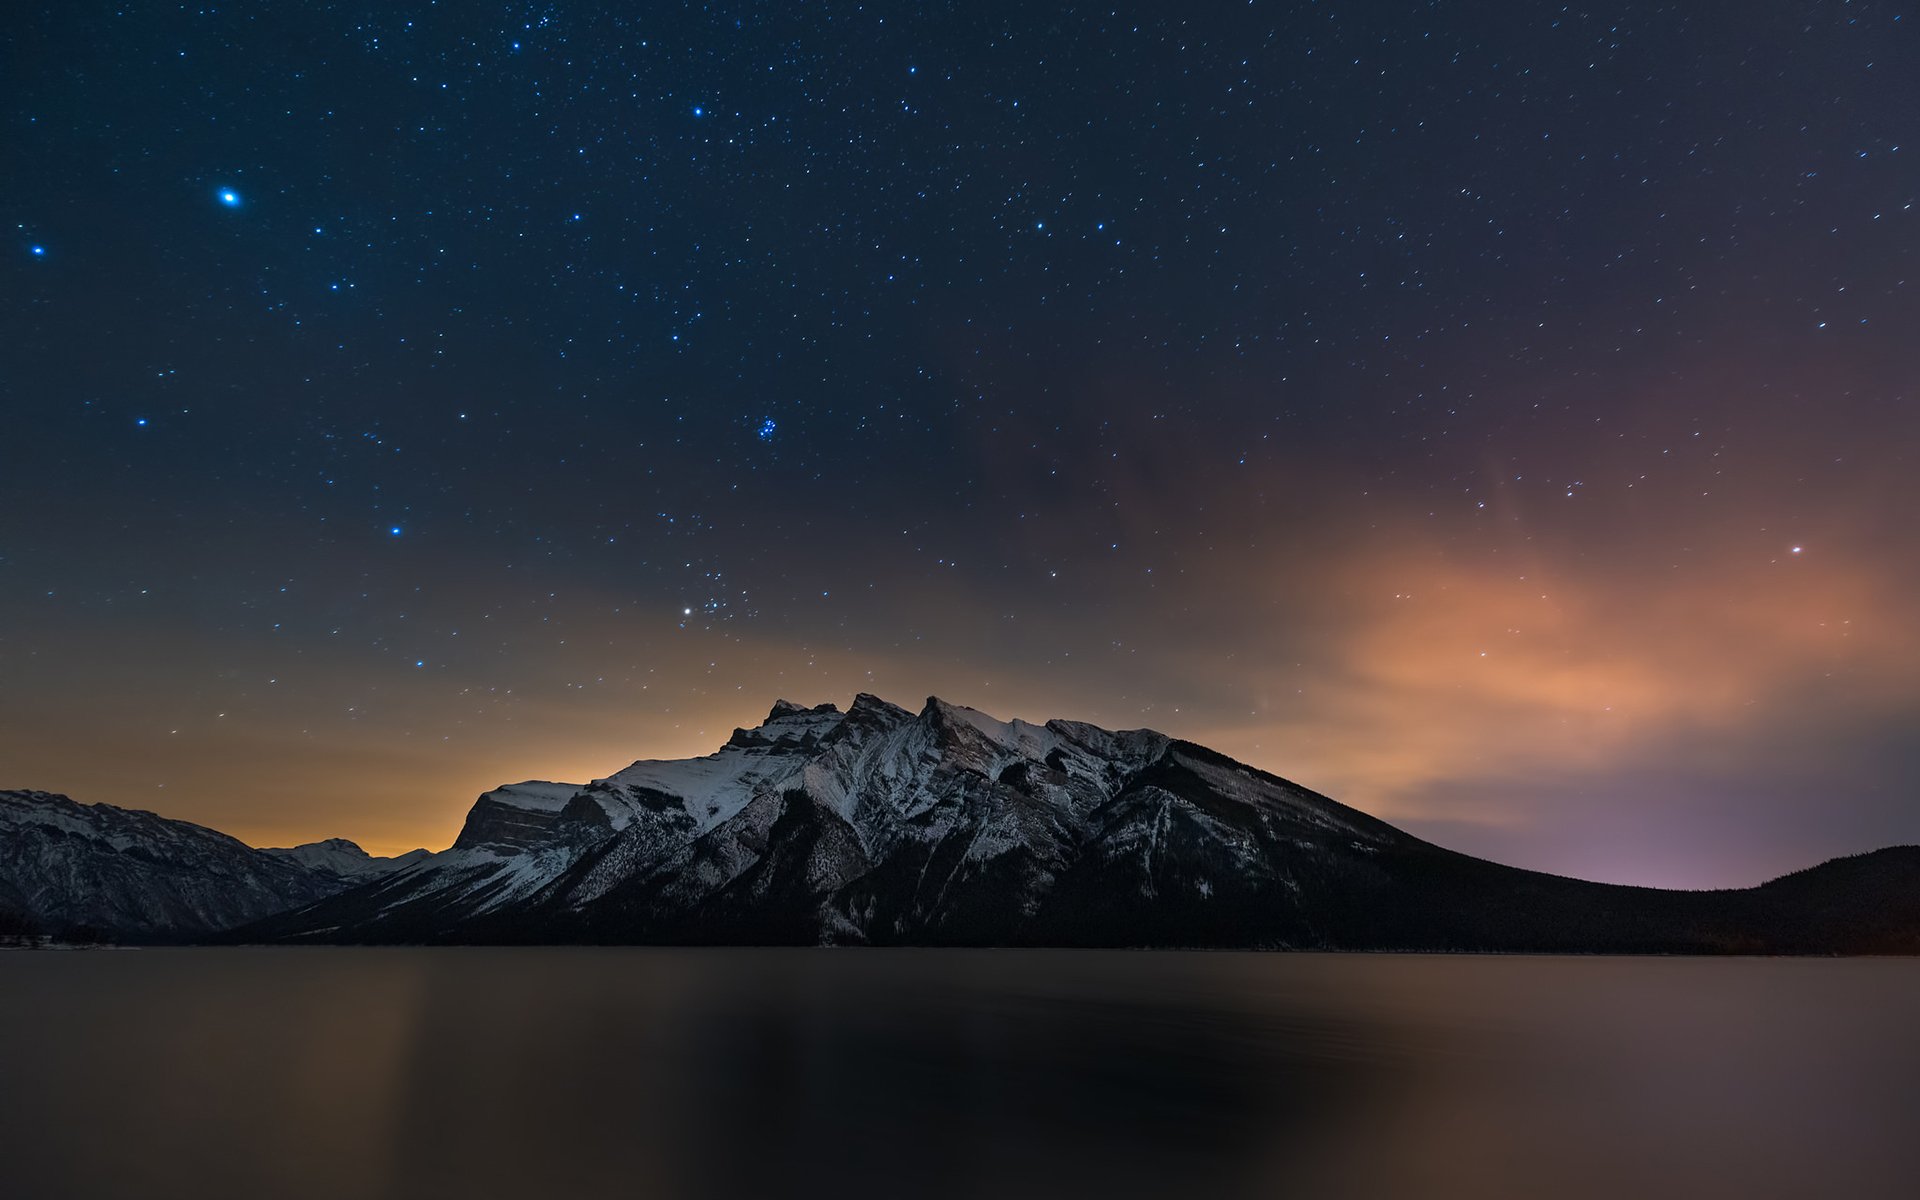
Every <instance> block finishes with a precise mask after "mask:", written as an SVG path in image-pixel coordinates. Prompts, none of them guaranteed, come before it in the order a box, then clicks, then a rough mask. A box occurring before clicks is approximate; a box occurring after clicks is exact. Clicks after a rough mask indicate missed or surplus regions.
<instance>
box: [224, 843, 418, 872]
mask: <svg viewBox="0 0 1920 1200" xmlns="http://www.w3.org/2000/svg"><path fill="white" fill-rule="evenodd" d="M262 853H265V854H272V855H276V856H278V857H280V858H284V859H286V860H288V861H289V862H296V863H299V864H300V865H301V866H303V867H306V868H307V869H308V870H310V871H319V872H323V873H325V874H329V875H334V876H337V877H338V878H340V879H343V880H350V881H352V882H355V883H358V882H360V881H362V880H364V879H366V878H367V877H369V876H373V875H380V874H384V873H385V872H387V871H397V870H399V869H401V868H403V867H410V866H412V865H413V864H415V863H417V862H419V861H420V860H421V859H423V858H426V857H427V856H428V855H429V854H431V853H432V851H430V850H424V849H423V850H409V851H408V852H407V853H405V854H399V855H395V856H394V857H392V858H375V857H374V856H373V855H371V854H368V853H367V852H366V851H365V850H362V849H361V848H360V846H359V844H358V843H355V842H350V841H348V840H347V839H346V838H328V839H326V840H325V841H321V842H308V843H306V844H305V845H301V846H290V847H286V848H284V849H277V848H269V849H267V850H264V851H262Z"/></svg>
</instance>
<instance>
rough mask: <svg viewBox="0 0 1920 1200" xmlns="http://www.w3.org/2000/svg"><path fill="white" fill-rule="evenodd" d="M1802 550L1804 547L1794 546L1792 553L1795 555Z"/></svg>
mask: <svg viewBox="0 0 1920 1200" xmlns="http://www.w3.org/2000/svg"><path fill="white" fill-rule="evenodd" d="M1803 549H1805V547H1803V546H1795V547H1794V548H1793V552H1794V553H1795V554H1798V553H1800V551H1801V550H1803Z"/></svg>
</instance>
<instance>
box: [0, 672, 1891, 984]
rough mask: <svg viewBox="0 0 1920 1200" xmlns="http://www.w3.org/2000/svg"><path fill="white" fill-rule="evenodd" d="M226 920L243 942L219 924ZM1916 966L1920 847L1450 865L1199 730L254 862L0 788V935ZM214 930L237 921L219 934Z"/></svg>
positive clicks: (642, 789)
mask: <svg viewBox="0 0 1920 1200" xmlns="http://www.w3.org/2000/svg"><path fill="white" fill-rule="evenodd" d="M235 926H239V928H234V927H235ZM22 928H24V929H27V930H32V929H41V930H48V931H58V930H73V929H79V928H91V929H96V930H100V931H104V932H105V933H107V934H109V935H111V936H117V937H121V938H126V939H142V938H144V939H147V940H165V939H172V940H193V939H203V940H204V939H208V938H212V939H215V940H226V941H288V942H477V941H485V942H650V943H661V942H668V943H675V942H677V943H788V944H795V943H798V944H817V943H835V944H871V945H1052V946H1221V947H1273V948H1285V947H1312V948H1324V949H1429V950H1439V949H1446V950H1540V951H1639V952H1648V951H1682V952H1726V951H1745V952H1768V953H1836V952H1851V953H1866V952H1873V953H1920V847H1896V848H1893V849H1888V850H1882V851H1877V852H1875V853H1873V854H1867V855H1859V856H1856V857H1854V858H1850V859H1837V860H1834V861H1833V862H1829V863H1826V864H1824V865H1822V866H1819V867H1815V868H1812V869H1810V870H1807V871H1802V872H1799V873H1797V874H1795V875H1790V876H1787V877H1785V878H1783V879H1779V880H1775V881H1773V882H1772V883H1769V884H1765V885H1763V886H1761V887H1757V888H1749V889H1746V890H1742V891H1722V892H1668V891H1657V890H1653V889H1648V888H1629V887H1616V886H1611V885H1606V884H1597V883H1585V882H1581V881H1579V880H1572V879H1565V878H1560V877H1557V876H1551V875H1542V874H1538V873H1536V872H1531V871H1523V870H1517V869H1514V868H1511V867H1505V866H1500V865H1497V864H1494V863H1490V862H1485V861H1483V860H1480V859H1475V858H1471V857H1468V856H1466V855H1462V854H1457V853H1454V852H1452V851H1449V850H1445V849H1442V848H1440V847H1438V846H1434V845H1431V844H1429V843H1427V842H1424V841H1421V840H1420V839H1418V838H1416V837H1413V836H1412V835H1410V834H1407V833H1404V832H1402V831H1400V830H1398V829H1395V828H1394V827H1392V826H1391V825H1388V824H1386V823H1385V822H1382V821H1379V820H1377V819H1375V818H1373V817H1369V816H1367V815H1366V814H1364V813H1361V812H1358V811H1356V810H1354V809H1351V808H1348V807H1346V806H1344V805H1342V804H1338V803H1336V802H1334V801H1333V800H1330V799H1328V798H1327V797H1325V796H1322V795H1319V794H1317V793H1315V792H1312V791H1309V790H1307V789H1306V788H1303V787H1300V786H1299V785H1297V784H1293V783H1289V782H1288V781H1286V780H1284V779H1281V778H1278V777H1276V776H1273V775H1269V774H1267V773H1265V772H1263V771H1258V770H1255V769H1254V768H1251V767H1248V766H1245V765H1243V764H1240V763H1237V762H1234V761H1233V760H1231V759H1228V758H1226V757H1224V756H1222V755H1220V754H1217V753H1214V752H1213V751H1211V750H1208V749H1206V748H1204V747H1202V746H1198V745H1195V744H1193V743H1191V742H1185V741H1180V740H1178V739H1174V738H1170V737H1167V736H1166V735H1164V734H1159V733H1155V732H1152V731H1151V730H1131V731H1123V732H1113V731H1110V730H1105V729H1101V728H1098V727H1096V726H1092V725H1085V724H1080V723H1077V722H1072V721H1048V722H1047V723H1045V724H1044V725H1034V724H1029V723H1027V722H1025V721H999V720H995V719H994V718H992V717H989V716H987V715H986V714H984V713H981V712H978V711H976V710H974V709H971V708H965V707H961V706H959V705H953V704H948V703H946V702H944V701H941V700H938V699H929V700H928V701H927V702H926V704H925V705H924V706H922V707H921V708H920V709H919V711H917V712H914V711H909V710H907V709H904V708H901V707H898V706H896V705H893V704H889V703H888V702H886V701H885V700H882V699H880V698H878V697H876V696H870V695H861V696H858V697H856V698H855V699H854V702H853V704H852V706H851V707H850V708H849V709H847V711H845V712H841V711H840V710H839V709H837V708H836V707H835V706H833V705H831V704H821V705H816V706H814V707H811V708H808V707H803V706H801V705H797V704H790V703H788V702H786V701H781V702H780V703H777V704H775V705H774V707H773V710H772V711H771V712H770V713H768V714H767V718H766V720H764V721H762V722H761V723H760V724H758V725H756V726H754V727H753V728H751V729H736V730H735V731H734V732H733V736H732V737H730V738H729V739H728V740H727V743H726V744H725V745H724V746H722V747H721V748H720V749H719V750H718V751H716V752H715V753H713V754H709V755H706V756H704V757H701V758H691V759H679V760H652V759H648V760H642V761H640V762H636V763H634V764H633V765H631V766H629V767H627V768H626V769H625V770H622V771H619V772H616V773H615V774H613V775H611V776H608V777H607V778H605V779H596V780H593V781H591V782H589V783H585V784H573V783H553V782H544V781H532V782H527V783H517V784H510V785H507V786H503V787H499V788H496V789H494V790H493V791H490V792H488V793H486V794H485V795H483V796H481V797H480V798H479V800H478V801H476V802H475V804H474V805H473V808H472V809H471V811H470V812H469V813H468V814H467V819H466V823H465V826H464V827H463V828H462V829H461V831H460V835H459V837H458V838H457V839H455V841H454V844H453V845H452V846H451V847H450V848H449V849H446V850H443V851H441V852H439V853H437V854H428V853H426V852H424V851H415V852H414V853H412V854H408V855H402V856H400V857H399V858H396V859H374V858H371V857H369V856H367V855H366V854H365V853H364V852H363V851H361V850H360V848H359V847H357V846H354V845H353V844H352V843H351V842H343V841H331V842H318V843H314V844H312V845H308V846H301V847H295V848H293V849H290V850H254V849H252V848H250V847H247V846H245V845H242V844H241V843H239V842H237V841H235V840H234V839H232V838H228V837H226V836H225V835H223V834H218V833H215V832H213V831H212V830H209V829H203V828H201V827H199V826H196V825H189V824H186V823H185V822H179V821H167V820H164V819H162V818H159V817H156V816H154V815H153V814H151V813H137V812H128V811H125V810H122V809H115V808H111V807H109V806H106V805H93V806H86V805H79V804H74V803H73V802H72V801H70V800H67V799H65V798H64V797H57V796H49V795H47V794H45V793H21V792H14V793H0V934H5V933H7V932H9V931H10V930H12V931H15V932H18V931H19V930H20V929H22ZM222 930H226V931H227V932H225V933H220V932H218V931H222Z"/></svg>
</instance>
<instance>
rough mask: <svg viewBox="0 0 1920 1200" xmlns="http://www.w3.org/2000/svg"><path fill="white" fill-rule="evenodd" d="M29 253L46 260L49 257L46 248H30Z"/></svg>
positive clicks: (28, 248)
mask: <svg viewBox="0 0 1920 1200" xmlns="http://www.w3.org/2000/svg"><path fill="white" fill-rule="evenodd" d="M27 253H28V254H31V255H33V256H34V257H35V258H45V257H46V256H47V248H46V247H45V246H28V247H27Z"/></svg>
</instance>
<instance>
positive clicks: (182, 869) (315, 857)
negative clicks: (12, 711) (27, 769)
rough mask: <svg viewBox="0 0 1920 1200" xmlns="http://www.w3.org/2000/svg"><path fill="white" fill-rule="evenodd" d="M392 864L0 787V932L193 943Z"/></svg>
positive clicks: (338, 844) (344, 849)
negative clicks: (256, 842) (246, 839)
mask: <svg viewBox="0 0 1920 1200" xmlns="http://www.w3.org/2000/svg"><path fill="white" fill-rule="evenodd" d="M415 853H416V854H418V855H421V856H423V857H424V856H425V852H424V851H416V852H415ZM396 861H398V860H388V859H375V858H370V857H369V856H368V855H367V854H366V852H365V851H363V850H361V849H360V848H359V847H358V846H355V845H354V844H353V843H352V842H347V841H344V840H341V839H335V840H334V841H331V842H316V843H313V844H312V845H308V846H299V847H294V848H292V849H287V850H256V849H254V848H253V847H251V846H248V845H246V844H245V843H243V842H241V841H239V840H237V839H235V838H231V837H228V836H227V835H226V834H224V833H218V832H216V831H214V830H211V829H207V828H205V827H203V826H200V825H194V824H192V823H190V822H187V821H174V820H169V819H167V818H165V817H160V816H156V815H154V814H153V813H150V812H141V811H137V810H133V809H124V808H115V807H114V806H112V805H110V804H77V803H75V802H74V801H72V800H69V799H67V798H66V797H65V796H59V795H55V794H52V793H50V792H32V791H0V934H6V935H23V934H39V935H44V936H53V937H64V938H77V939H83V940H95V939H99V938H109V939H114V940H120V941H183V940H195V939H199V938H204V937H206V936H208V935H210V934H212V933H215V932H217V931H219V930H223V929H230V928H232V927H234V926H236V925H242V924H245V923H247V922H250V921H256V920H259V919H260V918H262V917H265V916H269V915H271V914H274V913H279V912H284V911H286V910H287V909H289V908H293V907H296V906H299V905H304V904H308V903H311V902H312V901H315V900H318V899H321V898H323V897H325V896H329V895H332V894H333V893H335V892H339V891H341V890H343V889H345V888H348V887H351V886H355V885H357V884H359V883H360V882H361V881H363V880H364V879H365V878H367V877H368V876H369V875H373V874H378V873H379V872H381V871H383V870H385V869H388V867H390V866H391V865H393V863H395V862H396Z"/></svg>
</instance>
